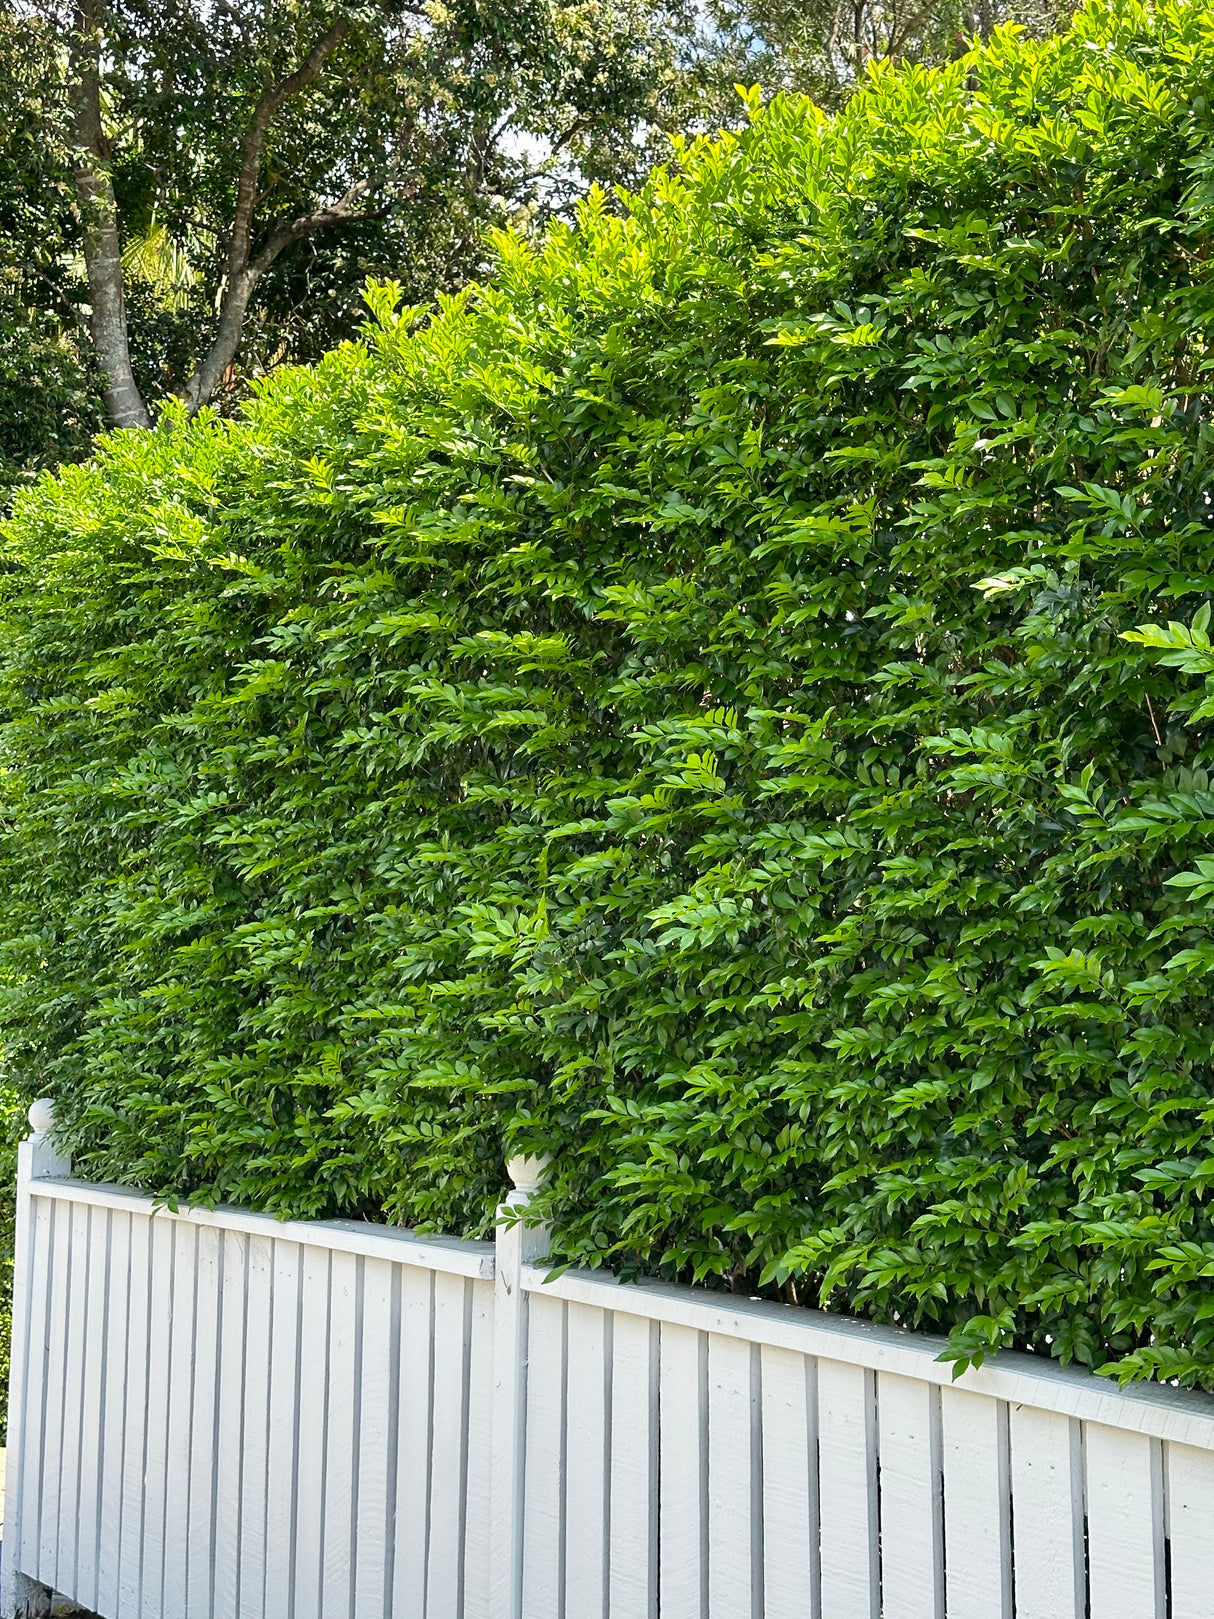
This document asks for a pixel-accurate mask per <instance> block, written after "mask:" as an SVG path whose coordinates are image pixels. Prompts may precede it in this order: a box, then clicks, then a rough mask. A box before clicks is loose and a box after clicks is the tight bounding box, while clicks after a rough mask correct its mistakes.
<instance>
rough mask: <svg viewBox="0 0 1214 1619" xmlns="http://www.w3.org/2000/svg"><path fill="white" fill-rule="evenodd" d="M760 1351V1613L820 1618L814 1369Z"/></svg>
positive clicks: (800, 1359) (766, 1618) (803, 1360)
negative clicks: (761, 1515)
mask: <svg viewBox="0 0 1214 1619" xmlns="http://www.w3.org/2000/svg"><path fill="white" fill-rule="evenodd" d="M761 1355H762V1361H761V1365H762V1399H763V1409H762V1414H761V1433H762V1444H763V1503H762V1511H763V1520H762V1521H763V1559H764V1573H763V1619H822V1570H821V1564H820V1561H819V1555H818V1395H817V1379H816V1370H817V1368H816V1365H815V1363H814V1361H812V1360H811V1359H810V1358H809V1357H808V1356H806V1355H798V1354H797V1353H796V1351H795V1350H791V1349H774V1348H772V1347H771V1345H769V1344H765V1345H764V1346H763V1349H762V1351H761Z"/></svg>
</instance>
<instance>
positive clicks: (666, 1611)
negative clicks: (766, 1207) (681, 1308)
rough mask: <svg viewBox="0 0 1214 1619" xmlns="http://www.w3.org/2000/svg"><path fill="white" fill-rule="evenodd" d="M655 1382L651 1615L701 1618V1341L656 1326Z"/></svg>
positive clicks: (704, 1408)
mask: <svg viewBox="0 0 1214 1619" xmlns="http://www.w3.org/2000/svg"><path fill="white" fill-rule="evenodd" d="M533 1308H534V1301H533ZM658 1378H659V1381H658V1411H659V1419H658V1434H659V1438H658V1444H659V1461H658V1481H659V1505H658V1581H659V1599H658V1612H659V1613H660V1614H661V1615H662V1619H706V1615H707V1610H708V1511H707V1508H708V1502H707V1499H706V1497H707V1494H708V1339H707V1338H706V1337H705V1336H704V1334H703V1333H699V1332H696V1331H694V1330H693V1329H692V1328H690V1327H681V1326H667V1325H666V1324H663V1326H662V1330H661V1338H660V1346H659V1370H658Z"/></svg>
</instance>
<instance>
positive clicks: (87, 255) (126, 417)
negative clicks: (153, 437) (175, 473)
mask: <svg viewBox="0 0 1214 1619" xmlns="http://www.w3.org/2000/svg"><path fill="white" fill-rule="evenodd" d="M71 100H72V111H73V115H74V122H75V134H76V141H75V145H76V151H75V154H74V161H73V164H72V169H73V174H74V178H75V181H76V190H77V193H78V194H79V197H80V210H81V214H82V215H83V219H84V265H85V271H86V273H87V275H88V284H89V304H90V309H91V313H90V315H89V330H90V333H91V335H92V339H93V346H94V348H95V349H96V350H97V357H98V359H99V360H100V361H101V368H102V370H103V372H104V373H105V377H106V386H105V388H104V390H103V398H104V400H105V408H106V413H107V415H108V416H109V419H110V421H111V422H112V423H113V424H114V426H115V427H151V425H152V418H151V416H150V414H149V413H148V408H147V406H146V405H145V404H144V402H143V397H142V395H141V394H140V392H139V388H138V385H137V384H136V382H135V375H134V372H133V371H132V369H131V354H130V345H129V342H128V339H127V327H126V296H125V289H124V285H123V274H122V244H121V241H120V239H119V234H118V204H117V202H116V201H115V198H114V186H113V181H112V180H111V178H110V167H109V165H110V148H109V143H108V142H107V141H106V138H105V130H104V127H103V125H102V121H101V21H100V5H99V0H78V4H77V6H76V14H75V18H74V27H73V30H72V43H71Z"/></svg>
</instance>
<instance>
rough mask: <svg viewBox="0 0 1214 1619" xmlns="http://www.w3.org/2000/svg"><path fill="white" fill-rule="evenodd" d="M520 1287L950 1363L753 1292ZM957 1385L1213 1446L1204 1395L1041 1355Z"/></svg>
mask: <svg viewBox="0 0 1214 1619" xmlns="http://www.w3.org/2000/svg"><path fill="white" fill-rule="evenodd" d="M523 1286H524V1287H525V1288H527V1289H529V1290H541V1291H543V1293H544V1294H545V1295H546V1296H547V1297H549V1298H560V1299H566V1300H568V1301H569V1302H571V1303H577V1304H593V1305H597V1306H598V1307H599V1308H600V1309H604V1310H614V1311H616V1312H617V1313H624V1314H627V1315H639V1316H644V1317H646V1318H647V1319H649V1320H652V1321H668V1322H670V1323H671V1324H672V1325H678V1326H686V1327H690V1328H692V1329H693V1330H694V1331H697V1332H716V1333H720V1334H723V1335H724V1336H725V1337H732V1338H745V1339H746V1340H747V1342H748V1343H758V1344H771V1345H772V1346H773V1347H776V1348H780V1349H794V1350H797V1351H799V1353H801V1354H803V1355H814V1356H817V1357H820V1358H821V1359H823V1360H836V1361H841V1362H844V1363H846V1364H848V1365H851V1366H865V1367H869V1368H871V1369H872V1370H874V1371H885V1372H898V1373H899V1374H900V1375H902V1376H903V1377H918V1378H922V1379H923V1381H924V1382H927V1383H938V1384H940V1385H941V1386H944V1387H951V1386H953V1382H954V1379H953V1368H952V1365H951V1363H949V1362H943V1361H941V1360H940V1355H941V1353H942V1352H943V1351H944V1350H945V1349H946V1348H947V1344H946V1341H945V1339H943V1338H936V1337H933V1336H932V1335H931V1334H929V1333H925V1332H909V1331H902V1330H900V1329H899V1328H897V1327H883V1326H879V1325H877V1324H876V1323H874V1322H871V1321H854V1320H851V1319H849V1318H843V1317H839V1316H830V1315H826V1314H824V1313H823V1312H821V1311H818V1310H804V1309H801V1308H799V1307H796V1306H793V1305H785V1304H772V1303H769V1302H767V1301H765V1300H761V1299H742V1298H735V1297H732V1296H731V1295H728V1294H723V1293H717V1292H710V1291H708V1290H707V1289H704V1288H693V1287H679V1286H676V1285H675V1284H673V1283H671V1284H667V1283H663V1282H645V1283H622V1282H618V1281H616V1280H614V1279H613V1278H610V1277H605V1276H604V1275H603V1274H602V1273H601V1272H599V1271H566V1272H565V1274H564V1275H561V1276H557V1277H555V1278H553V1279H552V1280H551V1281H549V1280H548V1272H547V1270H545V1269H544V1268H543V1267H542V1266H535V1265H527V1266H524V1267H523ZM957 1386H958V1387H960V1388H963V1389H969V1390H972V1391H974V1392H975V1393H978V1394H989V1395H991V1396H993V1397H994V1398H995V1399H1000V1400H1006V1401H1008V1402H1015V1403H1018V1404H1023V1405H1032V1406H1036V1407H1038V1408H1040V1409H1041V1410H1044V1411H1057V1412H1060V1413H1062V1414H1064V1415H1066V1416H1073V1417H1078V1418H1081V1419H1082V1420H1083V1421H1086V1422H1104V1423H1107V1424H1108V1426H1110V1427H1113V1428H1126V1429H1130V1430H1132V1431H1134V1432H1136V1433H1149V1434H1151V1435H1153V1436H1154V1437H1155V1438H1157V1439H1171V1440H1175V1441H1176V1442H1177V1443H1180V1444H1187V1445H1198V1446H1200V1447H1202V1448H1203V1449H1206V1450H1214V1395H1209V1394H1199V1393H1196V1392H1194V1391H1193V1390H1190V1389H1173V1388H1167V1387H1161V1386H1159V1385H1157V1384H1133V1385H1131V1386H1130V1387H1129V1388H1127V1389H1119V1388H1118V1387H1117V1385H1116V1384H1115V1383H1113V1382H1111V1381H1110V1380H1109V1379H1108V1378H1104V1377H1094V1376H1092V1374H1091V1373H1090V1372H1085V1371H1082V1370H1080V1369H1079V1368H1077V1367H1074V1366H1062V1365H1060V1364H1059V1363H1058V1362H1057V1361H1053V1360H1048V1359H1046V1358H1045V1357H1044V1356H1041V1355H1026V1354H1019V1353H1013V1352H1011V1351H1006V1352H1004V1353H1001V1354H998V1355H992V1356H991V1357H989V1359H987V1361H986V1362H985V1363H984V1364H983V1365H982V1366H980V1367H978V1368H976V1369H972V1370H970V1371H967V1372H965V1373H964V1374H963V1376H962V1377H961V1378H960V1379H959V1380H958V1381H957Z"/></svg>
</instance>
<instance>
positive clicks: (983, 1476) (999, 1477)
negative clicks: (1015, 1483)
mask: <svg viewBox="0 0 1214 1619" xmlns="http://www.w3.org/2000/svg"><path fill="white" fill-rule="evenodd" d="M940 1405H941V1411H940V1414H941V1420H942V1428H943V1462H944V1561H945V1568H944V1577H945V1585H946V1588H947V1592H948V1603H947V1608H948V1619H1012V1546H1011V1519H1010V1516H1009V1509H1008V1504H1009V1501H1010V1480H1009V1472H1008V1469H1009V1466H1010V1461H1009V1457H1008V1444H1007V1407H1006V1406H1005V1405H1004V1404H1003V1402H1002V1401H1001V1400H993V1399H991V1398H990V1397H989V1396H987V1395H985V1394H970V1393H967V1392H966V1391H965V1390H963V1389H956V1388H946V1389H942V1390H941V1391H940Z"/></svg>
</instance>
